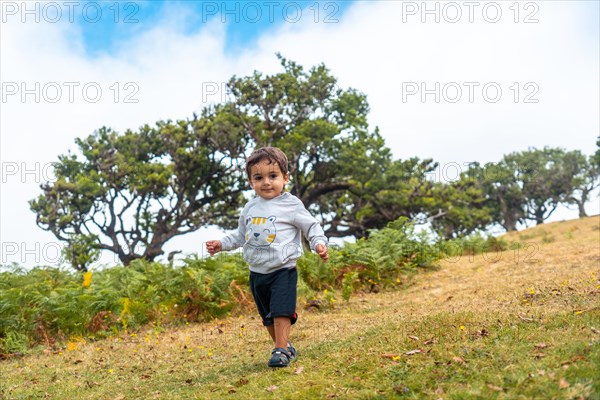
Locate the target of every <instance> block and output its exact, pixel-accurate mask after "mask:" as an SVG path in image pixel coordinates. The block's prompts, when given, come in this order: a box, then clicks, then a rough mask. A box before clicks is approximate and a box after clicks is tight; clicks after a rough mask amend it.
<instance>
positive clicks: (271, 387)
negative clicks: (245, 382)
mask: <svg viewBox="0 0 600 400" xmlns="http://www.w3.org/2000/svg"><path fill="white" fill-rule="evenodd" d="M276 390H277V386H275V385H271V386H269V387H268V388H267V391H269V392H271V393H272V392H274V391H276Z"/></svg>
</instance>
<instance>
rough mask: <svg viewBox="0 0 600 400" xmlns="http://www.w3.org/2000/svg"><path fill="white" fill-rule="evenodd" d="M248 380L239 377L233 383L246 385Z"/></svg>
mask: <svg viewBox="0 0 600 400" xmlns="http://www.w3.org/2000/svg"><path fill="white" fill-rule="evenodd" d="M248 382H250V381H249V380H248V379H246V378H240V380H239V381H237V382H236V383H235V385H236V386H244V385H247V384H248Z"/></svg>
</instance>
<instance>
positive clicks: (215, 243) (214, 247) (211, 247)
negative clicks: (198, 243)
mask: <svg viewBox="0 0 600 400" xmlns="http://www.w3.org/2000/svg"><path fill="white" fill-rule="evenodd" d="M222 249H223V248H222V245H221V241H220V240H209V241H208V242H206V250H208V254H210V255H211V256H214V255H215V254H216V253H218V252H220V251H221V250H222Z"/></svg>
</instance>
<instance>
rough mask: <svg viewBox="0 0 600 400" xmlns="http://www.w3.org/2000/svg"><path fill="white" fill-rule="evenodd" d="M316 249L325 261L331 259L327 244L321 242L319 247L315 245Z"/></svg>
mask: <svg viewBox="0 0 600 400" xmlns="http://www.w3.org/2000/svg"><path fill="white" fill-rule="evenodd" d="M315 251H316V252H317V254H318V255H319V257H321V258H322V259H323V261H327V260H329V253H328V252H327V246H325V245H324V244H321V243H319V244H318V245H317V247H315Z"/></svg>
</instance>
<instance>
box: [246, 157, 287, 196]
mask: <svg viewBox="0 0 600 400" xmlns="http://www.w3.org/2000/svg"><path fill="white" fill-rule="evenodd" d="M249 181H250V186H251V187H252V189H254V191H255V192H256V195H257V196H260V197H262V198H263V199H265V200H270V199H272V198H275V197H277V196H279V195H280V194H281V192H283V187H284V186H285V184H286V183H288V175H287V174H286V175H283V174H282V173H281V169H280V168H279V165H278V164H277V163H275V162H273V163H271V162H269V160H263V161H260V162H259V163H257V164H255V165H253V166H252V167H250V178H249Z"/></svg>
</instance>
